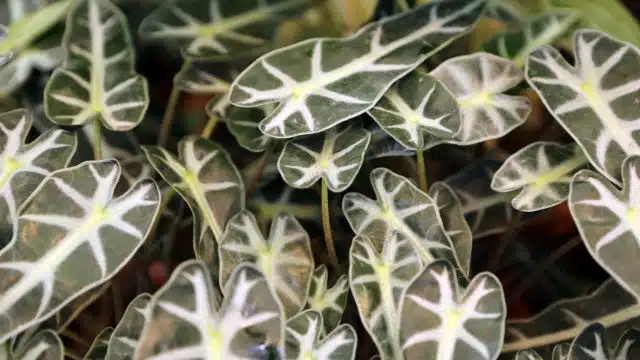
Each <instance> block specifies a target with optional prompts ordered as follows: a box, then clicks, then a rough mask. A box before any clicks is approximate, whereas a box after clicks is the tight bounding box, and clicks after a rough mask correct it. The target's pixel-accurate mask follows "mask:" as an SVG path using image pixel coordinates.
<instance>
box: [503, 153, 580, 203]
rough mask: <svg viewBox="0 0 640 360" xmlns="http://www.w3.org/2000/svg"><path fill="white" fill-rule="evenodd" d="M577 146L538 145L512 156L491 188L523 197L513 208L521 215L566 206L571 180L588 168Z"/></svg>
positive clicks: (518, 198)
mask: <svg viewBox="0 0 640 360" xmlns="http://www.w3.org/2000/svg"><path fill="white" fill-rule="evenodd" d="M588 162H589V161H588V160H587V158H586V157H585V156H584V153H583V152H582V149H580V147H579V146H577V145H576V144H575V143H571V144H568V145H563V144H560V143H553V142H544V141H538V142H535V143H532V144H530V145H528V146H526V147H524V148H523V149H521V150H519V151H517V152H516V153H514V154H513V155H511V156H510V157H509V158H508V159H507V160H505V162H504V163H503V164H502V166H501V167H500V169H498V171H496V173H495V174H494V176H493V179H492V181H491V188H492V189H493V190H494V191H498V192H503V193H507V192H512V191H515V190H518V189H521V190H520V193H519V194H518V195H516V197H514V198H513V199H511V205H512V206H513V207H514V208H515V209H517V210H520V211H539V210H543V209H546V208H550V207H552V206H555V205H558V204H560V203H561V202H564V201H565V200H566V199H567V198H568V197H569V184H570V183H571V177H572V176H573V174H575V173H576V172H577V171H578V170H580V168H583V167H585V166H586V165H587V164H588Z"/></svg>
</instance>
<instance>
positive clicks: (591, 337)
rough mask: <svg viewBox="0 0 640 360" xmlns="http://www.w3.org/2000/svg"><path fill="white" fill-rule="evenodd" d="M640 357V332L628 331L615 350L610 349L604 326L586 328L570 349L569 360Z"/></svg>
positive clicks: (607, 359) (625, 359)
mask: <svg viewBox="0 0 640 360" xmlns="http://www.w3.org/2000/svg"><path fill="white" fill-rule="evenodd" d="M637 356H640V331H639V330H637V329H629V330H627V331H626V332H625V333H624V334H623V335H622V336H621V337H620V339H619V340H618V344H617V346H616V347H615V348H611V347H609V344H608V343H607V340H606V336H605V328H604V326H602V324H599V323H595V324H591V325H589V326H588V327H586V328H585V329H584V330H583V331H582V332H581V333H580V335H578V336H577V337H576V338H575V339H574V340H573V342H572V343H571V347H570V348H569V354H568V355H567V360H631V359H636V358H637Z"/></svg>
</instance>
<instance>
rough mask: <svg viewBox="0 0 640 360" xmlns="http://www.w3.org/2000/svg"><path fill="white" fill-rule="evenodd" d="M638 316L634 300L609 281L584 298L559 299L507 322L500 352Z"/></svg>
mask: <svg viewBox="0 0 640 360" xmlns="http://www.w3.org/2000/svg"><path fill="white" fill-rule="evenodd" d="M638 316H640V304H638V301H637V300H636V298H635V297H634V296H633V295H631V294H630V293H629V292H628V291H626V290H625V289H624V288H623V287H622V286H620V285H619V284H618V283H617V282H616V281H615V280H613V279H609V280H607V281H606V282H605V283H604V284H602V285H601V286H600V287H599V288H598V289H597V290H595V291H594V292H592V293H590V294H588V295H585V296H580V297H577V298H571V299H564V300H560V301H558V302H556V303H554V304H552V305H550V306H549V307H547V308H546V309H545V310H543V311H541V312H540V313H538V314H537V315H536V316H534V317H531V318H528V319H519V320H510V321H508V322H507V328H506V333H505V341H504V345H503V347H502V351H503V352H505V353H506V352H513V351H518V350H524V349H531V348H538V347H542V346H546V345H551V344H555V343H560V342H563V341H571V340H572V339H573V338H575V337H576V336H578V335H579V334H580V332H581V331H582V330H583V329H584V328H585V327H586V326H587V324H590V323H594V322H599V323H602V324H603V325H604V326H606V327H612V326H614V325H618V324H621V323H624V322H626V321H629V320H631V319H634V318H637V317H638ZM554 359H555V358H554Z"/></svg>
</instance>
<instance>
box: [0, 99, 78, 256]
mask: <svg viewBox="0 0 640 360" xmlns="http://www.w3.org/2000/svg"><path fill="white" fill-rule="evenodd" d="M32 123H33V118H32V115H31V114H29V113H28V112H27V111H26V110H24V109H18V110H13V111H10V112H7V113H4V114H0V216H1V218H0V233H1V234H2V237H3V238H5V239H6V241H5V240H0V248H1V247H2V246H3V245H5V244H6V243H7V242H8V241H9V239H11V237H12V234H13V228H14V227H15V224H16V223H15V221H16V217H17V211H18V208H19V207H20V206H21V205H22V204H23V203H24V201H25V200H26V199H27V198H28V197H29V196H30V195H31V193H32V192H33V191H34V190H35V189H36V187H37V186H38V185H39V184H40V182H41V181H42V180H43V179H44V178H45V177H46V176H47V175H49V174H51V172H52V171H55V170H59V169H61V168H64V167H66V166H67V165H68V164H69V161H70V160H71V156H72V155H73V152H74V151H75V148H76V136H75V134H72V133H69V132H67V131H64V130H57V129H51V130H48V131H46V132H44V133H43V134H42V135H40V136H39V137H38V138H37V139H36V140H34V141H32V142H31V143H29V144H26V145H25V143H24V142H25V140H26V138H27V134H28V133H29V130H30V129H31V125H32Z"/></svg>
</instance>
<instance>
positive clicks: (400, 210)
mask: <svg viewBox="0 0 640 360" xmlns="http://www.w3.org/2000/svg"><path fill="white" fill-rule="evenodd" d="M370 180H371V185H372V186H373V190H374V192H375V194H376V197H377V201H374V200H372V199H369V198H368V197H366V196H364V195H362V194H359V193H348V194H346V195H345V196H344V198H343V200H342V209H343V212H344V215H345V217H346V218H347V220H348V221H349V224H350V225H351V229H353V232H354V233H355V234H356V235H362V236H365V237H367V238H369V239H370V240H371V242H372V243H373V244H374V246H375V248H376V249H378V250H380V249H382V247H383V244H384V242H385V241H386V239H387V238H388V237H389V236H390V234H391V233H392V232H393V231H397V232H400V233H401V234H402V235H403V236H404V237H406V238H407V239H408V240H409V241H410V242H411V243H412V244H413V246H414V247H415V250H416V251H417V252H418V254H419V255H420V258H421V259H422V262H423V263H425V264H428V263H431V262H432V261H434V260H435V259H440V258H445V259H451V260H452V262H453V263H455V264H458V261H457V260H456V259H457V258H456V254H455V252H454V250H453V246H452V245H451V242H450V240H449V238H448V237H447V236H446V234H445V232H444V230H443V229H442V221H441V220H440V215H439V214H438V208H437V207H436V204H435V203H434V202H433V199H431V198H430V197H429V196H428V195H427V194H425V193H423V192H422V191H420V189H418V187H417V186H415V185H414V184H413V183H412V182H411V181H409V180H408V179H407V178H405V177H403V176H400V175H398V174H395V173H393V172H392V171H391V170H388V169H385V168H376V169H374V170H373V171H371V174H370Z"/></svg>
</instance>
